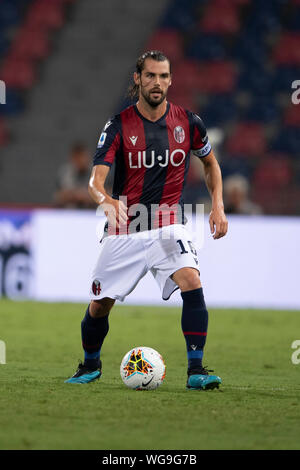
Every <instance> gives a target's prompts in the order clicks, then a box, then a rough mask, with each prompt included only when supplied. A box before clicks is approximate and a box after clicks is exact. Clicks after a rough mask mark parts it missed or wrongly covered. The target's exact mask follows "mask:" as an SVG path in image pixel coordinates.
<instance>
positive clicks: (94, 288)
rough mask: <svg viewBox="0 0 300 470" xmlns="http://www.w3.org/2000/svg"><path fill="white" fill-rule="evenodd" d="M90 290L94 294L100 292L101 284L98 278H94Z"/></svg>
mask: <svg viewBox="0 0 300 470" xmlns="http://www.w3.org/2000/svg"><path fill="white" fill-rule="evenodd" d="M92 291H93V294H94V295H100V292H101V284H100V281H98V279H95V280H94V282H93V284H92Z"/></svg>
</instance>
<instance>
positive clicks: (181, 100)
mask: <svg viewBox="0 0 300 470" xmlns="http://www.w3.org/2000/svg"><path fill="white" fill-rule="evenodd" d="M168 99H169V101H171V102H173V103H176V104H178V105H179V106H182V107H183V108H185V109H189V110H190V111H193V112H196V111H197V101H196V96H195V91H194V90H193V89H190V90H187V89H186V90H177V89H176V88H172V87H170V89H169V92H168Z"/></svg>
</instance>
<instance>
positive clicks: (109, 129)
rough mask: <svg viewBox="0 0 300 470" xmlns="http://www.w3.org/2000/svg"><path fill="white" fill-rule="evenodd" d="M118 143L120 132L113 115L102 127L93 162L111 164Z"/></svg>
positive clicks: (118, 146)
mask: <svg viewBox="0 0 300 470" xmlns="http://www.w3.org/2000/svg"><path fill="white" fill-rule="evenodd" d="M120 144H121V134H120V130H119V126H118V123H117V118H116V117H115V118H113V119H111V120H109V121H108V122H107V123H106V124H105V126H104V128H103V129H102V132H101V135H100V138H99V141H98V145H97V150H96V153H95V155H94V160H93V164H94V165H107V166H109V167H110V166H112V164H113V162H114V159H115V156H116V153H117V151H118V150H119V148H120Z"/></svg>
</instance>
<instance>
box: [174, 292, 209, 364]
mask: <svg viewBox="0 0 300 470" xmlns="http://www.w3.org/2000/svg"><path fill="white" fill-rule="evenodd" d="M181 297H182V299H183V306H182V317H181V326H182V331H183V334H184V337H185V341H186V348H187V359H188V370H189V371H190V370H193V369H198V368H201V367H202V357H203V349H204V345H205V342H206V335H207V326H208V312H207V309H206V305H205V300H204V296H203V290H202V287H201V288H199V289H194V290H190V291H186V292H182V293H181Z"/></svg>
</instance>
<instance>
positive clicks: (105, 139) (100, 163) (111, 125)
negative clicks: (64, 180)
mask: <svg viewBox="0 0 300 470" xmlns="http://www.w3.org/2000/svg"><path fill="white" fill-rule="evenodd" d="M115 121H116V119H113V120H111V121H108V122H107V123H106V125H105V126H104V129H103V131H102V133H101V135H100V139H99V142H98V145H97V151H96V154H95V156H94V167H93V170H92V173H91V177H90V180H89V186H88V190H89V194H90V196H91V197H92V198H93V200H94V201H95V202H96V203H97V204H98V205H100V206H101V207H102V208H103V210H104V212H105V215H106V216H107V219H108V222H109V224H110V225H112V226H114V227H117V228H119V226H120V225H122V224H124V223H126V220H127V208H126V206H125V204H124V203H123V202H122V201H119V200H118V199H114V198H112V197H111V196H110V195H109V194H108V193H107V192H106V190H105V188H104V185H105V181H106V178H107V175H108V172H109V170H110V168H111V166H112V164H113V161H114V158H115V155H116V152H117V151H118V149H119V147H120V133H119V130H118V126H117V124H116V122H115Z"/></svg>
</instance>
